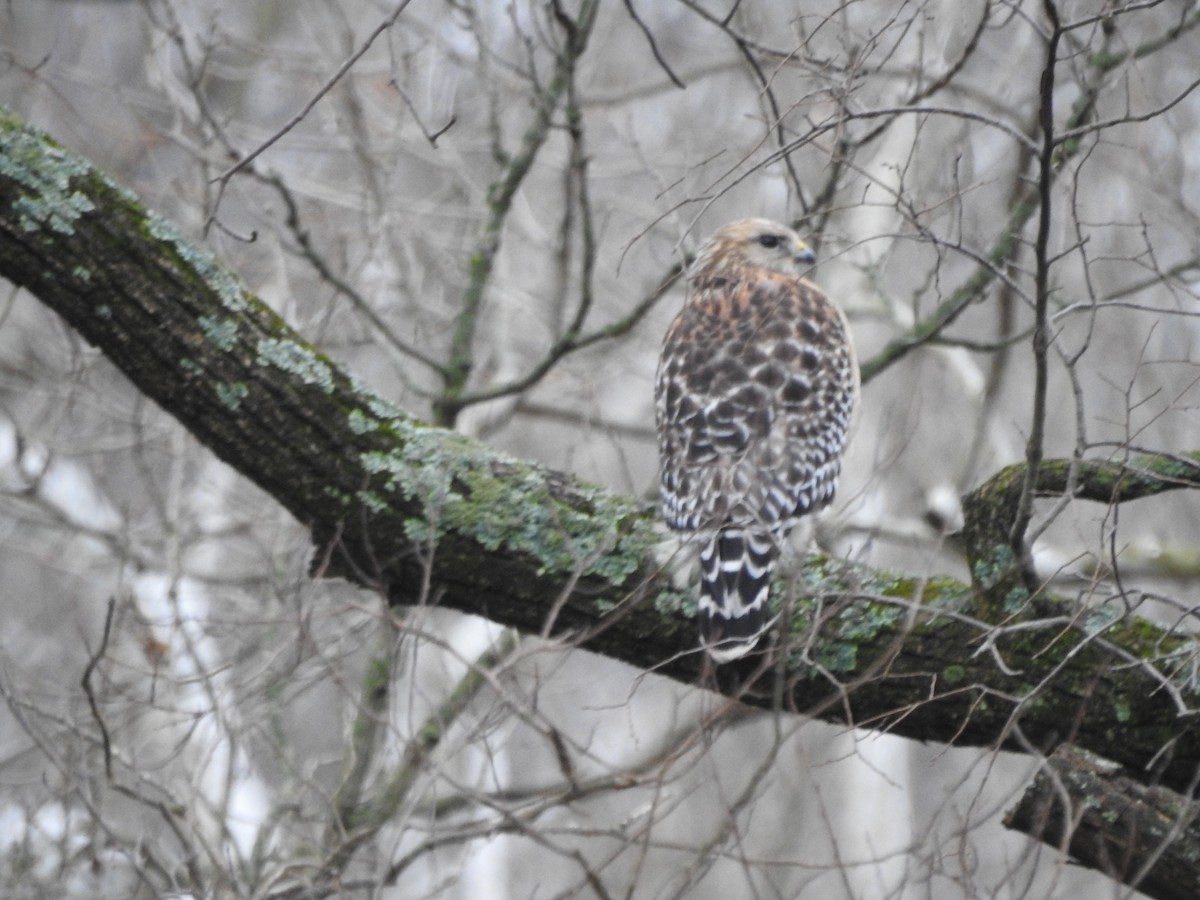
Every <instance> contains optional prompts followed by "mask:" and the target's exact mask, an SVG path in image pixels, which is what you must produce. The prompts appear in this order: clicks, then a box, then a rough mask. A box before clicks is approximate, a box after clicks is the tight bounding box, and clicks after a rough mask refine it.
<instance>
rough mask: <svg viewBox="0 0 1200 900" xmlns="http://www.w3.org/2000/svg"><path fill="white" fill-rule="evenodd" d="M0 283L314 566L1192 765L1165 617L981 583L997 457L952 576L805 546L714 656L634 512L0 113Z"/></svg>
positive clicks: (457, 604) (1180, 650)
mask: <svg viewBox="0 0 1200 900" xmlns="http://www.w3.org/2000/svg"><path fill="white" fill-rule="evenodd" d="M0 275H3V276H4V277H6V278H8V279H9V280H10V281H12V282H13V283H15V284H17V285H20V286H23V287H25V288H27V289H28V290H29V291H31V292H32V293H33V294H34V295H36V296H37V297H39V298H40V299H41V300H42V301H43V302H44V303H45V304H46V305H47V306H49V307H50V308H52V309H54V310H55V311H57V312H58V313H59V314H60V315H61V316H62V317H63V318H64V319H65V320H66V321H67V322H68V323H70V324H71V325H72V326H73V327H74V328H76V329H77V330H78V331H79V332H80V334H82V335H83V336H84V337H85V338H86V339H87V340H88V341H90V342H91V343H92V344H94V345H95V346H96V347H98V348H100V350H101V351H102V352H104V353H105V354H106V355H107V356H108V358H109V359H111V360H112V361H113V363H114V364H115V365H117V366H118V367H119V368H120V369H121V370H122V371H123V372H124V373H125V374H126V375H127V376H128V377H129V379H130V380H131V381H132V382H133V384H134V385H135V386H136V387H137V389H138V390H140V391H142V392H143V393H144V394H145V395H146V396H148V397H150V398H152V399H153V400H155V401H156V402H157V403H159V404H160V405H161V406H162V407H163V408H164V409H166V410H168V411H169V412H170V413H171V414H173V415H174V416H175V417H176V418H177V419H178V420H179V421H180V422H181V423H182V424H183V425H184V426H185V427H186V428H187V429H189V430H190V431H191V432H192V433H193V434H194V435H195V436H196V437H197V438H198V439H199V440H200V441H202V442H203V443H204V444H206V445H207V446H208V447H210V448H211V449H212V450H213V452H214V453H216V454H217V455H218V456H219V457H220V458H221V459H223V460H225V461H226V462H227V463H229V464H230V465H232V466H233V467H234V468H236V469H237V470H238V471H240V472H241V473H243V474H244V475H245V476H246V477H247V478H249V479H250V480H251V481H253V482H255V483H256V484H258V485H259V486H260V487H261V488H263V489H264V490H265V491H267V492H268V493H269V494H271V495H272V496H273V497H275V498H276V499H277V500H278V501H279V502H280V503H281V504H283V505H284V506H285V507H286V508H287V509H288V510H289V511H290V512H291V513H292V514H293V515H294V516H295V517H296V518H297V519H298V520H299V521H301V522H303V523H305V524H306V525H307V526H308V527H309V528H310V529H311V531H312V536H313V541H314V544H315V546H316V562H315V563H314V571H315V574H317V575H320V576H340V577H344V578H346V579H348V580H350V581H353V582H355V583H357V584H361V585H364V586H366V587H369V588H371V589H373V590H377V591H382V592H384V594H385V595H386V596H387V597H388V598H389V600H390V602H392V603H394V604H406V603H419V602H421V601H422V598H424V597H428V596H437V597H439V598H440V602H441V603H442V604H443V605H445V606H447V607H450V608H453V609H456V610H461V611H463V612H468V613H473V614H477V615H482V616H485V617H488V618H490V619H493V620H495V621H497V622H501V623H504V624H507V625H511V626H514V627H516V628H518V629H520V630H523V631H525V632H526V633H540V632H541V631H542V629H543V627H544V626H545V624H546V622H547V621H550V620H551V617H553V618H552V621H553V627H552V630H551V631H552V633H551V634H550V635H549V636H550V637H552V638H554V639H557V640H559V641H560V642H563V643H565V644H571V645H578V646H582V647H585V648H587V649H589V650H592V651H594V652H597V653H602V654H605V655H608V656H611V657H613V658H614V659H620V660H623V661H625V662H627V663H629V664H631V665H633V666H636V667H639V668H641V669H644V670H648V671H653V672H657V673H659V674H662V675H665V676H668V677H671V678H674V679H676V680H679V681H682V682H684V683H691V684H695V683H701V684H704V685H705V686H709V687H712V688H713V689H715V690H719V691H721V692H723V693H725V694H727V695H729V696H731V697H735V698H738V699H741V700H742V701H744V702H746V703H748V704H752V705H756V706H760V707H762V708H766V709H772V708H776V707H777V705H778V703H779V702H780V698H781V697H782V703H783V705H784V708H785V709H787V710H791V711H795V712H803V713H808V714H812V715H818V716H821V717H822V718H825V719H829V720H833V721H839V722H846V723H849V724H852V725H855V726H862V727H867V728H873V729H877V730H886V731H891V732H893V733H895V734H898V735H904V736H909V737H914V738H919V739H921V740H934V741H939V742H942V743H946V744H974V745H991V746H1007V747H1012V748H1014V749H1022V747H1023V746H1025V745H1023V744H1022V743H1019V742H1017V741H1016V740H1015V737H1014V725H1015V724H1017V723H1019V726H1020V733H1021V735H1022V740H1023V741H1028V742H1029V743H1030V744H1031V745H1032V746H1034V747H1037V748H1039V749H1040V750H1041V751H1043V752H1048V751H1049V750H1051V749H1052V748H1053V747H1054V746H1056V745H1057V744H1058V743H1060V742H1062V741H1064V740H1070V741H1072V742H1073V743H1075V744H1078V745H1079V746H1082V747H1085V748H1088V749H1091V750H1093V751H1095V752H1097V753H1100V754H1102V755H1104V756H1106V757H1108V758H1111V759H1114V760H1115V761H1117V762H1120V763H1121V764H1123V765H1125V766H1126V767H1128V769H1129V770H1130V771H1131V773H1133V775H1134V777H1138V778H1149V777H1159V776H1161V780H1162V782H1163V783H1164V784H1167V785H1169V786H1173V787H1183V786H1186V785H1187V784H1189V783H1190V782H1191V779H1192V777H1193V775H1194V773H1195V771H1196V768H1197V766H1198V765H1200V724H1198V723H1197V720H1196V717H1195V716H1194V715H1192V707H1193V706H1194V705H1195V694H1196V690H1197V686H1196V683H1195V679H1194V678H1193V677H1192V675H1191V672H1192V666H1193V664H1194V659H1195V654H1196V650H1197V646H1196V643H1195V641H1194V640H1193V638H1192V636H1191V635H1189V634H1187V633H1185V632H1184V631H1183V630H1182V629H1181V628H1179V627H1175V628H1172V627H1167V626H1157V625H1153V624H1151V623H1149V622H1146V621H1143V620H1140V619H1137V618H1136V617H1134V616H1133V615H1131V614H1130V609H1131V608H1133V606H1134V604H1135V601H1136V598H1131V597H1128V596H1124V595H1120V596H1117V597H1115V598H1114V600H1113V603H1112V604H1111V606H1112V609H1111V610H1110V609H1108V608H1107V607H1095V606H1093V607H1083V606H1080V605H1079V604H1076V603H1074V602H1072V601H1067V600H1060V599H1056V598H1052V597H1041V598H1038V602H1037V603H1033V602H1028V598H1027V597H1024V596H1022V597H1019V598H1018V602H1017V603H1016V605H1014V606H1006V605H1005V604H1006V602H1007V601H1008V599H1010V598H1006V597H1005V596H1003V595H1002V594H1001V595H999V597H998V595H997V591H996V586H997V584H998V583H999V582H998V580H997V579H996V578H995V577H994V576H995V575H996V573H997V572H999V571H1002V563H1003V560H1002V559H1001V558H999V557H998V556H997V553H996V550H995V547H996V545H997V543H1000V544H1004V543H1005V542H1004V540H1003V538H1004V537H1005V536H1006V535H1007V534H1008V533H1009V530H1010V529H1011V525H1012V521H1013V519H1012V515H1013V513H1014V511H1015V509H1016V506H1015V505H1013V504H1014V501H1015V499H1016V498H1017V497H1019V493H1020V484H1021V482H1022V480H1023V477H1024V470H1023V468H1022V467H1015V468H1013V469H1006V470H1004V471H1003V472H1001V473H999V475H997V476H996V478H995V479H993V481H992V482H989V484H987V485H985V486H984V487H983V488H981V489H980V490H979V491H976V492H975V493H974V494H973V495H971V497H970V498H968V507H967V510H968V533H967V538H968V541H967V544H968V548H969V550H970V552H971V553H972V559H973V571H974V573H975V575H976V578H975V584H976V589H975V590H972V588H971V587H970V586H968V585H964V584H962V583H960V582H958V581H955V580H954V579H950V578H927V577H920V578H918V577H907V576H902V575H897V574H895V573H888V572H881V571H875V570H871V569H868V568H865V567H861V566H854V565H850V564H845V563H840V562H833V561H830V560H827V559H824V558H820V557H814V558H811V559H808V560H807V561H805V563H804V565H803V566H802V567H801V569H800V570H799V571H798V572H796V573H794V576H793V577H792V579H791V580H790V581H789V580H785V579H781V580H780V581H779V582H778V584H777V585H776V588H777V591H776V598H777V601H778V602H780V604H781V607H782V608H783V615H782V617H781V619H780V626H779V629H778V633H777V635H776V640H775V641H774V642H773V643H771V642H766V641H764V647H763V648H762V651H763V652H761V653H759V654H757V655H753V656H750V657H747V658H746V659H743V660H741V661H739V662H738V663H737V664H734V665H729V666H722V667H720V668H719V669H718V670H716V671H715V672H714V671H712V668H711V665H710V664H709V663H708V662H707V660H706V658H705V657H704V656H703V654H701V653H700V652H699V650H698V649H697V646H696V631H695V629H696V622H695V615H696V610H695V601H694V599H693V597H692V596H691V593H690V592H688V593H686V594H684V593H680V592H679V591H678V590H676V589H675V587H674V586H673V585H672V584H671V582H670V579H669V577H668V575H667V574H666V573H665V572H664V571H663V568H662V565H661V564H660V562H659V560H658V558H657V557H656V555H655V549H656V547H657V545H658V544H659V541H660V532H659V530H658V525H657V515H656V513H655V512H654V511H653V510H650V509H647V508H646V507H645V506H644V505H643V504H641V503H639V502H638V501H635V500H633V499H630V498H626V497H621V496H617V495H614V494H612V493H610V492H608V491H606V490H603V489H601V488H599V487H596V486H593V485H589V484H585V483H581V482H578V481H576V480H575V479H573V478H571V477H570V476H567V475H564V474H561V473H558V472H554V471H550V470H547V469H543V468H540V467H538V466H534V465H531V464H528V463H525V462H522V461H520V460H517V459H514V458H512V457H509V456H506V455H504V454H501V453H499V452H496V451H494V450H490V449H488V448H487V447H485V446H482V445H480V444H478V443H476V442H474V441H471V440H469V439H468V438H465V437H463V436H462V435H458V434H454V433H452V432H449V431H445V430H442V429H439V428H434V427H430V426H428V425H425V424H424V423H422V422H419V421H417V420H415V419H413V418H412V417H410V416H408V415H406V414H404V413H403V412H401V411H399V410H397V409H395V408H394V407H392V406H390V405H389V404H388V403H386V402H385V401H383V400H382V399H380V398H379V397H377V396H376V395H374V394H373V393H372V392H371V391H369V390H368V389H367V388H366V387H364V386H363V385H362V384H361V383H360V382H359V381H358V380H357V379H355V378H354V377H353V376H351V375H350V374H348V373H347V372H346V371H345V370H344V369H342V368H341V367H340V366H339V365H337V364H336V363H335V362H334V361H332V360H331V359H330V358H329V357H327V356H325V355H324V354H322V353H320V352H319V351H317V350H315V349H314V348H313V347H311V346H310V345H309V344H307V343H305V342H304V341H303V339H301V338H300V337H299V336H298V335H296V334H295V333H294V332H293V331H292V330H291V329H289V328H288V326H287V325H286V324H285V323H284V322H283V321H282V320H281V319H280V318H279V317H278V316H277V315H276V314H275V313H273V312H272V311H271V310H270V309H268V308H267V307H265V306H264V305H263V304H262V303H261V302H260V301H259V300H258V299H257V298H256V297H254V296H253V295H252V294H250V293H248V292H247V291H246V290H245V289H244V288H243V287H242V286H241V285H240V284H239V283H238V282H237V281H236V279H235V278H234V277H233V276H232V275H230V274H229V272H228V271H226V270H225V269H224V268H222V267H221V266H220V265H219V264H218V263H217V262H215V261H214V260H213V259H212V258H211V257H210V256H208V255H207V254H206V253H204V252H202V251H200V250H198V249H196V248H195V247H194V246H192V245H191V244H190V243H189V242H187V241H186V240H185V239H184V238H183V237H182V236H181V235H180V234H179V232H178V231H177V230H175V229H174V228H173V227H172V226H171V225H170V224H169V223H167V222H165V221H163V220H162V219H160V218H158V217H157V216H155V215H154V214H152V213H150V212H148V211H147V210H145V209H144V208H143V207H142V206H141V205H140V204H139V203H138V202H137V200H136V199H135V198H134V197H133V196H132V195H131V194H129V193H128V192H127V191H124V190H122V189H120V188H118V187H117V186H116V185H114V184H113V183H112V181H110V180H109V179H108V178H106V177H105V176H104V175H103V174H101V173H99V172H97V171H96V170H95V169H93V168H92V167H91V166H90V165H88V164H87V163H86V162H85V161H83V160H81V159H80V158H78V157H76V156H73V155H72V154H70V153H69V152H67V151H65V150H64V149H62V148H61V147H59V146H58V145H56V144H54V143H53V142H52V141H50V140H49V139H48V138H46V137H45V136H44V135H41V134H40V133H38V132H36V131H34V130H32V129H29V128H27V127H25V126H24V125H22V123H20V122H19V121H18V120H17V119H16V117H14V116H11V115H9V114H6V113H2V112H0ZM1197 459H1200V456H1197V455H1191V456H1187V457H1170V456H1165V455H1157V456H1148V457H1146V458H1144V459H1140V460H1132V461H1130V462H1125V463H1122V462H1117V461H1095V462H1087V461H1085V462H1082V463H1077V464H1076V463H1072V462H1070V461H1063V460H1043V461H1042V464H1041V465H1040V466H1039V469H1038V473H1037V490H1038V491H1039V492H1040V493H1048V492H1052V491H1060V492H1061V491H1063V490H1066V489H1067V486H1068V485H1070V486H1071V490H1072V491H1073V492H1074V494H1075V496H1078V497H1086V498H1092V499H1097V500H1101V501H1102V502H1119V501H1123V500H1130V499H1134V498H1136V497H1140V496H1151V495H1154V494H1157V493H1159V492H1161V491H1165V490H1170V489H1173V488H1178V487H1196V486H1198V485H1200V463H1198V462H1197ZM1072 465H1076V466H1077V469H1078V471H1077V472H1076V473H1075V477H1074V478H1073V479H1072V478H1069V477H1068V475H1069V474H1070V473H1069V467H1070V466H1072ZM998 537H999V540H997V538H998ZM989 567H990V568H989ZM430 585H432V586H433V591H432V593H427V588H428V587H429V586H430ZM1127 605H1128V606H1127ZM1118 736H1119V737H1118Z"/></svg>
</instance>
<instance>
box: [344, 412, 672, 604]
mask: <svg viewBox="0 0 1200 900" xmlns="http://www.w3.org/2000/svg"><path fill="white" fill-rule="evenodd" d="M386 429H387V430H389V431H391V432H392V433H393V434H394V435H395V436H396V437H397V438H398V439H399V440H398V444H399V445H400V447H401V449H399V450H397V451H394V452H386V451H378V450H373V451H368V452H366V453H364V454H363V455H362V457H361V459H362V464H363V466H364V468H365V469H366V470H367V472H369V473H371V474H372V475H375V476H377V478H378V481H377V482H376V484H377V486H378V489H381V490H383V491H394V492H398V493H400V494H401V495H403V496H404V497H405V498H406V499H407V500H409V501H416V502H417V503H419V504H420V506H421V508H422V510H423V512H424V515H423V516H422V517H421V518H422V520H423V521H422V526H421V528H420V529H419V530H420V533H419V534H414V533H413V530H412V529H408V532H409V537H410V538H413V539H414V540H416V539H419V540H422V541H429V540H434V539H436V538H438V537H441V536H442V535H445V534H447V533H454V534H457V535H461V536H463V537H467V538H469V539H471V540H472V541H474V542H476V543H478V544H479V545H480V546H482V547H484V548H485V549H487V550H499V549H502V548H503V549H505V550H508V551H513V552H517V553H524V554H527V555H528V556H529V557H530V558H532V559H533V560H534V561H535V562H536V564H537V570H538V572H539V574H550V573H553V574H569V573H574V572H583V573H584V574H589V575H597V576H600V577H603V578H605V579H607V580H609V581H612V582H615V583H620V582H622V581H623V580H624V579H625V578H626V577H628V576H629V575H630V574H632V573H633V572H634V571H636V570H637V569H638V568H639V566H640V565H641V563H642V560H643V559H644V558H645V554H646V552H647V551H648V550H649V548H650V546H651V545H652V544H653V542H654V536H653V532H652V529H651V527H650V525H649V523H648V521H646V520H645V519H644V517H642V516H640V515H639V510H638V506H637V504H636V503H635V502H634V501H632V500H629V499H627V498H622V497H614V496H612V495H610V494H608V493H607V492H606V491H603V490H602V489H600V488H592V487H589V486H573V488H572V491H571V493H570V496H569V498H567V499H564V498H562V497H559V496H556V494H555V492H554V491H553V490H552V489H551V484H552V481H551V476H549V475H548V474H547V473H546V472H544V471H542V470H541V469H539V468H537V467H535V466H531V465H529V464H527V463H523V462H519V461H517V460H515V459H513V458H511V457H508V456H506V455H504V454H502V453H498V452H496V451H494V450H491V449H488V448H485V447H483V446H481V445H479V444H478V443H476V442H475V441H472V440H470V439H469V438H466V437H463V436H461V435H457V434H454V433H452V432H445V431H442V430H440V429H433V428H428V427H424V426H421V425H418V424H415V423H413V422H411V421H409V420H406V419H395V420H392V421H390V422H388V423H386ZM622 523H628V524H626V525H625V526H624V527H622ZM406 527H407V526H406ZM413 527H414V528H415V527H416V526H413Z"/></svg>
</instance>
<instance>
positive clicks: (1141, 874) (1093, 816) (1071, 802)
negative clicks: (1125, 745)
mask: <svg viewBox="0 0 1200 900" xmlns="http://www.w3.org/2000/svg"><path fill="white" fill-rule="evenodd" d="M1198 812H1200V807H1197V805H1196V803H1195V801H1192V800H1189V799H1187V798H1186V797H1181V796H1180V795H1179V794H1176V793H1175V792H1174V791H1169V790H1167V789H1165V788H1161V787H1147V786H1146V785H1144V784H1140V783H1139V782H1137V781H1134V780H1133V779H1132V778H1130V777H1129V776H1128V775H1126V774H1124V773H1122V772H1121V770H1120V768H1119V767H1118V766H1116V765H1114V764H1113V763H1110V762H1108V761H1106V760H1102V759H1099V758H1097V757H1096V756H1094V755H1093V754H1090V753H1088V752H1086V751H1084V750H1080V749H1079V748H1077V747H1071V746H1064V747H1061V748H1060V749H1059V750H1058V751H1056V752H1055V753H1054V755H1053V756H1051V757H1050V758H1049V759H1047V760H1046V764H1045V766H1044V767H1043V768H1042V769H1041V770H1040V771H1039V772H1038V774H1037V776H1036V777H1035V778H1034V780H1033V784H1031V785H1030V786H1029V789H1028V790H1026V792H1025V794H1024V796H1023V797H1022V798H1021V802H1020V803H1019V804H1017V806H1016V807H1015V808H1013V809H1012V810H1011V811H1010V812H1009V813H1008V814H1007V815H1006V816H1005V817H1004V824H1005V825H1007V826H1008V827H1009V828H1013V829H1015V830H1018V831H1022V832H1024V833H1025V834H1028V835H1031V836H1032V837H1035V838H1037V839H1038V840H1040V841H1043V842H1045V843H1047V844H1051V845H1053V846H1056V847H1061V848H1063V849H1064V850H1065V851H1066V852H1067V853H1068V854H1069V855H1070V856H1071V858H1072V859H1075V860H1076V861H1078V862H1080V863H1082V864H1083V865H1085V866H1088V867H1089V868H1092V869H1097V870H1099V871H1101V872H1104V873H1106V874H1107V875H1109V876H1110V877H1111V878H1114V879H1116V880H1117V881H1120V882H1122V883H1124V884H1128V885H1131V886H1133V887H1136V888H1137V889H1138V890H1139V891H1141V892H1142V893H1143V894H1145V895H1146V896H1148V897H1155V898H1157V900H1194V898H1196V897H1200V825H1198V824H1197V821H1196V816H1197V813H1198Z"/></svg>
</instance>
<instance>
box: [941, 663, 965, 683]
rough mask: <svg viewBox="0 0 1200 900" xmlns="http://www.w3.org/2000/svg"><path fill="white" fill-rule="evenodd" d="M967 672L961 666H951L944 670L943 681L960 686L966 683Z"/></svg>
mask: <svg viewBox="0 0 1200 900" xmlns="http://www.w3.org/2000/svg"><path fill="white" fill-rule="evenodd" d="M966 678H967V670H966V669H965V668H963V667H962V666H959V665H949V666H946V668H944V669H942V680H943V681H945V682H946V683H947V684H960V683H961V682H963V681H966Z"/></svg>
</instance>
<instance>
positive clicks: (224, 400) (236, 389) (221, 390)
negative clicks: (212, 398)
mask: <svg viewBox="0 0 1200 900" xmlns="http://www.w3.org/2000/svg"><path fill="white" fill-rule="evenodd" d="M249 393H250V387H249V386H248V385H247V384H246V383H245V382H243V381H235V382H233V383H232V384H218V385H217V397H218V399H220V401H221V404H222V405H223V406H225V407H226V408H227V409H230V410H236V409H237V408H238V407H239V406H241V405H242V401H243V400H244V399H246V397H247V395H249Z"/></svg>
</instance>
